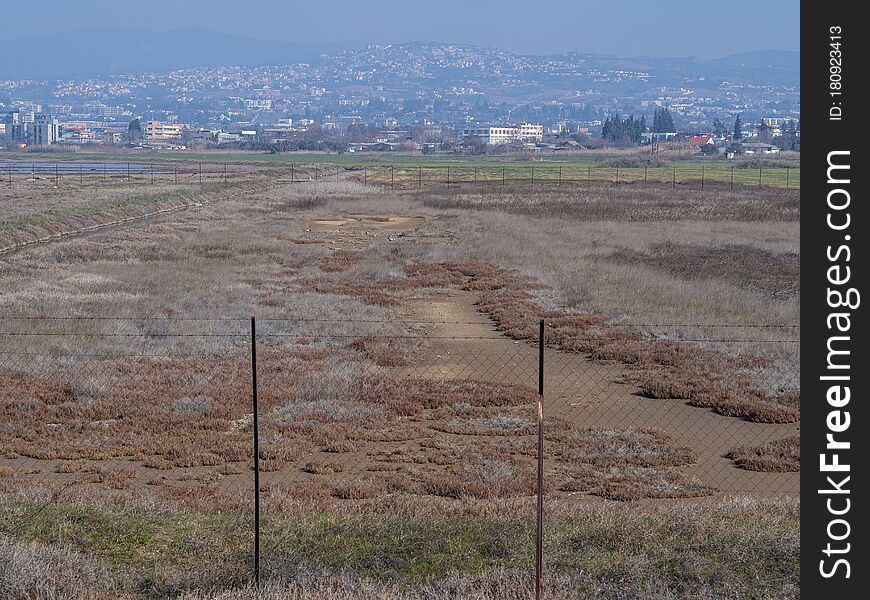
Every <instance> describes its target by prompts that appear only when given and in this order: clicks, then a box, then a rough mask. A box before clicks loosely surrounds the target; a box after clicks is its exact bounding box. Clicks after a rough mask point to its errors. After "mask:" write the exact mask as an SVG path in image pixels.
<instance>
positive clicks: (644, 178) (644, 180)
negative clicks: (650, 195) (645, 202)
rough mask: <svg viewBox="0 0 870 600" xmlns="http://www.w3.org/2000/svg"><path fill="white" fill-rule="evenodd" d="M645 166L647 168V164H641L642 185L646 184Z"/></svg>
mask: <svg viewBox="0 0 870 600" xmlns="http://www.w3.org/2000/svg"><path fill="white" fill-rule="evenodd" d="M647 168H648V167H647V165H644V166H643V185H644V186H646V170H647Z"/></svg>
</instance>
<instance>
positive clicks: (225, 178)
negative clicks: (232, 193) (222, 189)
mask: <svg viewBox="0 0 870 600" xmlns="http://www.w3.org/2000/svg"><path fill="white" fill-rule="evenodd" d="M226 182H227V163H224V183H226Z"/></svg>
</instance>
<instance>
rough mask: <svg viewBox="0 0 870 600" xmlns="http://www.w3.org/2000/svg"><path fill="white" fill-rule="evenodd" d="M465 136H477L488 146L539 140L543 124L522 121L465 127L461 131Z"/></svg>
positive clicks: (542, 134)
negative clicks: (514, 124) (521, 122)
mask: <svg viewBox="0 0 870 600" xmlns="http://www.w3.org/2000/svg"><path fill="white" fill-rule="evenodd" d="M462 134H463V136H465V137H466V138H470V137H477V138H480V140H481V141H482V142H483V143H484V144H487V145H489V146H497V145H499V144H509V143H511V142H540V141H542V140H543V139H544V126H543V125H532V124H531V123H523V124H522V125H519V126H513V125H485V126H475V127H467V128H465V129H464V130H463V132H462Z"/></svg>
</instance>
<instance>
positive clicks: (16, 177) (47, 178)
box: [0, 161, 800, 191]
mask: <svg viewBox="0 0 870 600" xmlns="http://www.w3.org/2000/svg"><path fill="white" fill-rule="evenodd" d="M276 167H277V168H280V169H281V171H282V173H283V175H282V177H283V181H285V182H287V183H305V182H322V181H340V180H343V181H347V180H350V181H355V182H358V183H362V184H364V185H379V186H383V187H389V188H391V189H397V190H398V189H406V190H408V189H423V188H432V187H447V188H451V187H453V188H456V187H474V188H476V189H479V190H481V191H486V190H492V191H496V190H498V189H500V188H501V187H508V186H510V187H517V186H523V185H527V186H535V185H537V186H544V185H550V186H564V187H572V186H573V187H578V186H583V185H590V184H595V185H608V184H612V185H620V184H633V185H646V186H656V187H670V188H672V189H677V188H681V189H697V190H710V191H712V190H734V189H745V188H782V189H794V190H798V189H800V168H799V167H791V166H790V165H784V166H781V167H779V166H778V167H769V166H768V167H764V166H762V167H754V166H752V165H751V164H741V165H728V164H723V163H711V164H709V165H703V164H701V165H699V164H697V163H687V164H679V163H675V164H673V165H668V166H622V167H620V166H613V167H611V166H602V165H591V164H581V163H568V162H566V163H565V164H564V165H552V164H549V165H548V164H540V165H536V164H531V165H525V164H515V163H511V164H505V165H500V166H499V165H495V166H493V165H480V166H469V165H461V164H459V165H449V164H448V165H444V166H433V165H425V166H424V165H419V166H407V165H362V166H344V165H335V164H330V163H314V164H289V165H285V166H276V165H273V166H272V167H271V168H276ZM251 170H252V167H250V166H245V165H239V164H231V163H217V162H199V163H180V162H172V163H167V162H164V163H160V162H149V163H145V162H126V163H122V162H91V163H74V162H56V163H47V162H23V161H16V162H5V163H4V162H0V177H2V179H3V180H4V181H3V183H5V185H6V186H7V187H14V186H15V184H16V183H18V184H32V183H34V182H36V183H39V182H42V183H47V184H51V185H54V186H62V185H66V186H75V185H78V186H80V187H84V186H88V185H92V186H93V185H110V184H117V183H141V184H155V185H156V184H173V185H180V184H198V185H205V184H208V183H215V182H218V183H224V182H227V181H230V180H232V179H234V178H238V177H241V176H243V175H245V174H247V173H250V172H251Z"/></svg>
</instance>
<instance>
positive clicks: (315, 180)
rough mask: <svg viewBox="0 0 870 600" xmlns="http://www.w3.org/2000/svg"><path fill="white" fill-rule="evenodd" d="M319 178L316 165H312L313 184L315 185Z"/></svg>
mask: <svg viewBox="0 0 870 600" xmlns="http://www.w3.org/2000/svg"><path fill="white" fill-rule="evenodd" d="M319 178H320V173H319V172H318V169H317V165H314V182H315V183H317V180H318V179H319Z"/></svg>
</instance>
